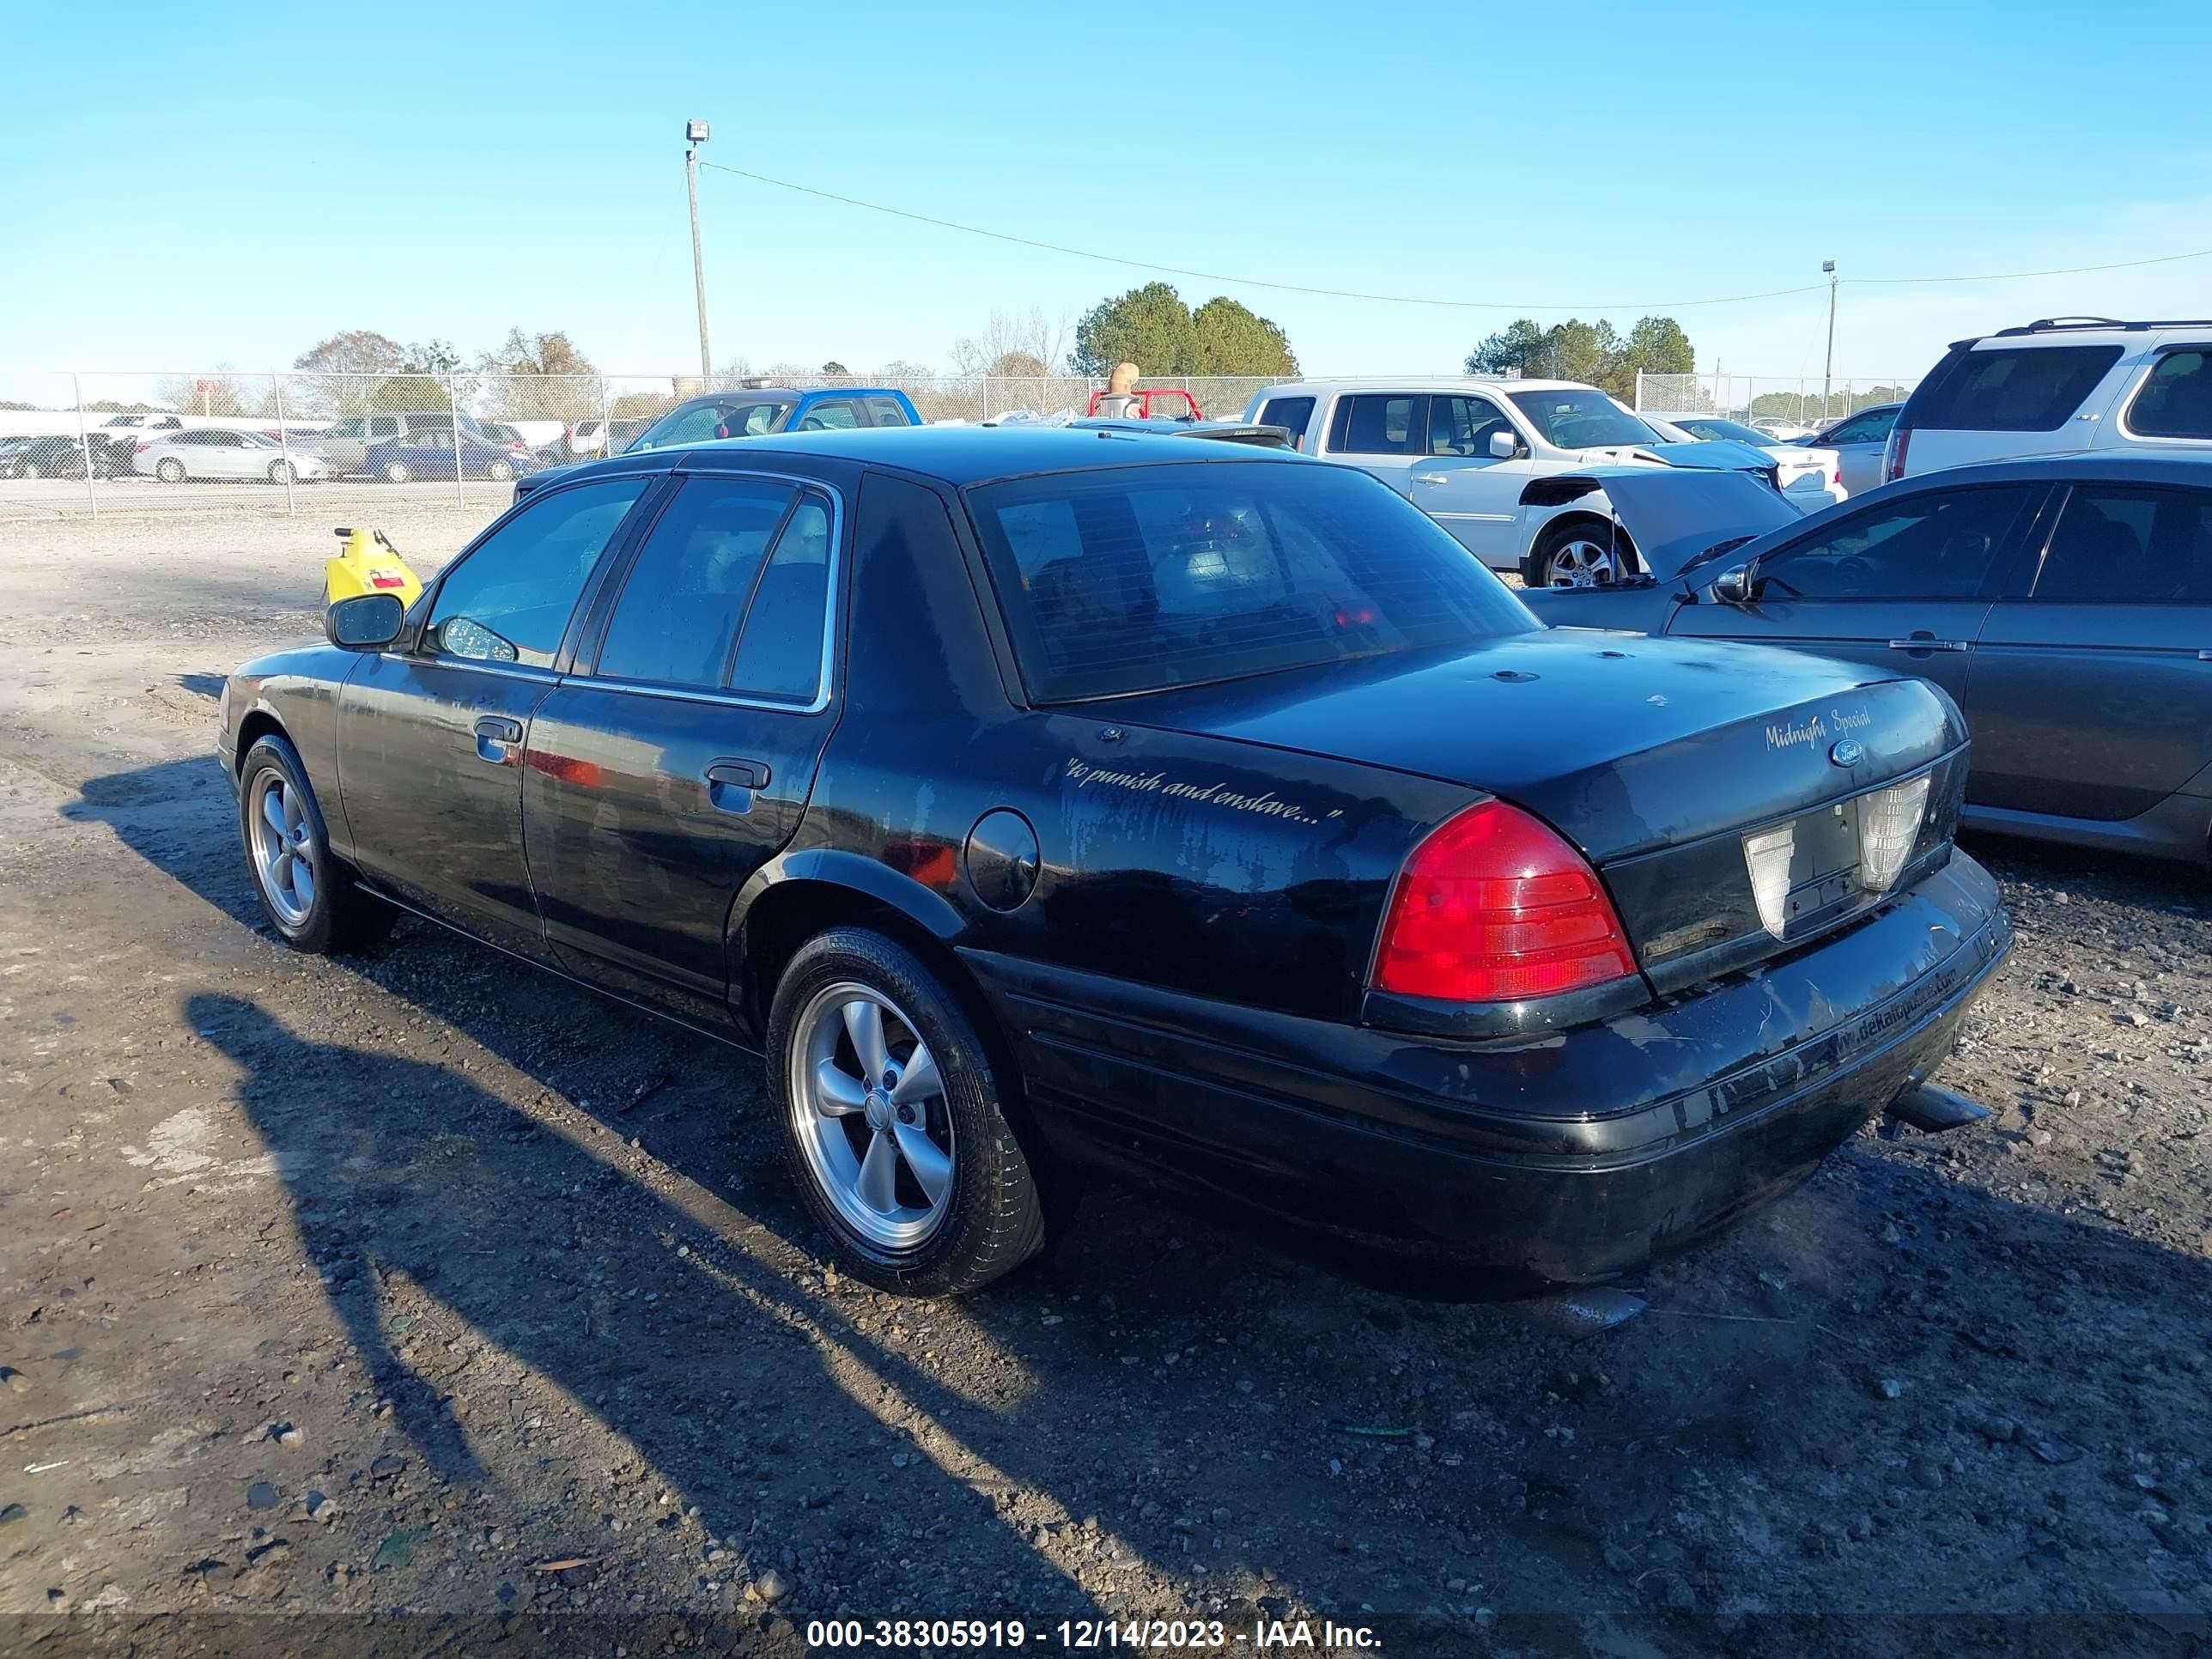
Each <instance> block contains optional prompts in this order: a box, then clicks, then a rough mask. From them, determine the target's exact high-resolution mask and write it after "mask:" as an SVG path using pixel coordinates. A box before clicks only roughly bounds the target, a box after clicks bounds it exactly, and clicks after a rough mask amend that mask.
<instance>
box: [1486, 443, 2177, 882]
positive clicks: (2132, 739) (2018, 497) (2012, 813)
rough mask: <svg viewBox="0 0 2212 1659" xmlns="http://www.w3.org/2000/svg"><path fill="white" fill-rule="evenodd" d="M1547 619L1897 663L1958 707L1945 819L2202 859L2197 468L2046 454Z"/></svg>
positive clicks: (1948, 475)
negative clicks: (1952, 788)
mask: <svg viewBox="0 0 2212 1659" xmlns="http://www.w3.org/2000/svg"><path fill="white" fill-rule="evenodd" d="M1529 603H1530V605H1531V606H1532V607H1533V608H1534V610H1535V611H1537V612H1538V613H1539V614H1540V615H1541V616H1542V617H1544V618H1545V620H1547V622H1551V623H1559V624H1582V625H1586V626H1599V627H1606V628H1632V629H1639V630H1643V631H1645V632H1650V633H1655V634H1666V635H1672V636H1675V637H1686V638H1693V639H1698V640H1716V639H1724V640H1745V641H1754V642H1756V643H1759V644H1762V645H1781V646H1789V647H1794V648H1796V649H1797V650H1801V651H1814V652H1819V653H1820V654H1821V655H1823V656H1826V657H1836V658H1841V659H1844V660H1846V661H1848V662H1852V663H1857V664H1859V665H1862V667H1863V670H1866V671H1875V672H1888V673H1902V674H1918V675H1921V676H1923V677H1924V678H1928V679H1929V680H1932V681H1934V682H1935V683H1936V684H1939V685H1941V686H1942V688H1943V690H1945V691H1946V692H1948V693H1949V695H1950V696H1952V698H1953V699H1954V700H1955V701H1956V702H1958V703H1959V704H1960V707H1961V708H1963V709H1964V710H1965V712H1966V726H1967V729H1968V731H1969V732H1971V733H1972V737H1973V742H1974V749H1973V768H1972V772H1971V773H1970V775H1968V777H1967V779H1966V823H1968V824H1969V825H1970V826H1972V827H1975V828H1978V829H1994V830H1998V831H2001V832H2003V833H2006V834H2010V835H2020V836H2034V837H2037V838H2039V839H2043V840H2049V841H2058V842H2070V843H2073V844H2075V845H2079V846H2087V847H2100V848H2110V849H2112V850H2115V851H2121V852H2131V853H2146V854H2154V855H2157V856H2159V857H2163V858H2174V859H2184V860H2190V861H2191V862H2203V861H2204V860H2206V859H2207V858H2208V857H2212V464H2208V463H2207V462H2206V461H2204V460H2201V459H2175V458H2170V457H2160V456H2155V455H2134V456H2111V455H2088V454H2080V455H2057V456H2049V457H2044V458H2040V459H2033V460H2021V461H2004V462H1997V463H1993V464H1990V465H1984V466H1971V467H1958V468H1954V469H1953V470H1951V471H1942V472H1931V473H1927V474H1924V475H1923V476H1921V477H1916V478H1910V479H1906V480H1905V481H1904V482H1902V483H1893V484H1889V485H1886V486H1885V487H1884V488H1882V489H1880V490H1878V491H1876V492H1875V494H1874V495H1869V496H1867V497H1866V498H1864V499H1863V500H1853V501H1849V502H1847V503H1845V504H1844V505H1843V506H1842V507H1834V508H1831V509H1830V510H1828V511H1827V512H1825V513H1816V514H1814V515H1813V516H1812V517H1810V518H1807V519H1803V520H1799V521H1798V523H1797V524H1796V526H1794V527H1792V528H1789V529H1785V530H1783V531H1780V532H1776V533H1774V534H1771V535H1768V536H1765V537H1763V538H1759V540H1756V541H1753V542H1751V543H1748V544H1745V545H1742V546H1741V547H1736V548H1733V549H1723V550H1719V551H1718V552H1717V553H1713V554H1709V555H1707V556H1705V558H1703V559H1702V560H1699V561H1695V562H1692V564H1691V565H1689V566H1687V567H1686V568H1684V569H1683V571H1682V572H1681V574H1680V575H1679V576H1677V577H1676V578H1675V579H1674V580H1671V581H1662V582H1658V583H1647V584H1644V585H1642V586H1625V587H1620V588H1616V589H1612V590H1593V591H1589V592H1547V593H1540V594H1532V595H1531V596H1529Z"/></svg>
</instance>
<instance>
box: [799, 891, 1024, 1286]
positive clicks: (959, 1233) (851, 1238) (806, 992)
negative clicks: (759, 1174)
mask: <svg viewBox="0 0 2212 1659" xmlns="http://www.w3.org/2000/svg"><path fill="white" fill-rule="evenodd" d="M840 985H858V986H860V987H864V988H865V989H866V990H869V991H872V992H874V993H877V994H880V995H882V996H884V997H885V998H887V999H888V1000H890V1002H891V1003H892V1004H894V1005H896V1008H897V1010H898V1011H899V1012H901V1013H902V1014H903V1015H904V1016H905V1018H906V1020H907V1023H908V1024H910V1025H911V1027H912V1029H913V1032H914V1035H915V1036H917V1037H919V1038H920V1039H921V1042H925V1043H926V1044H927V1046H928V1048H929V1051H930V1053H931V1054H933V1056H935V1058H936V1061H937V1071H938V1075H939V1079H940V1081H941V1083H942V1085H943V1089H942V1096H941V1098H942V1102H943V1107H944V1110H945V1115H946V1118H947V1119H948V1121H949V1127H950V1138H951V1146H952V1157H951V1162H952V1173H951V1182H950V1191H949V1193H948V1194H947V1195H946V1197H945V1200H944V1201H943V1203H942V1205H941V1206H940V1214H939V1218H938V1220H937V1221H936V1222H935V1224H934V1225H933V1231H930V1232H929V1233H928V1234H927V1236H926V1237H922V1238H921V1240H920V1241H919V1242H918V1243H914V1244H912V1245H911V1246H908V1247H906V1248H900V1249H893V1248H888V1247H886V1246H884V1245H883V1244H882V1243H878V1242H877V1241H875V1240H872V1239H870V1238H869V1237H866V1236H865V1235H864V1234H863V1233H861V1232H860V1231H858V1230H857V1229H856V1228H855V1227H854V1225H852V1224H851V1223H850V1222H848V1220H847V1219H846V1218H845V1217H844V1216H843V1215H842V1214H841V1213H840V1212H839V1210H838V1207H837V1205H836V1201H835V1200H833V1199H832V1198H831V1197H830V1195H829V1192H828V1190H827V1189H826V1188H825V1187H824V1186H823V1179H822V1177H821V1176H819V1175H817V1171H816V1169H815V1166H814V1164H812V1163H811V1161H810V1155H809V1153H808V1152H807V1150H806V1148H805V1145H803V1144H802V1141H801V1139H800V1136H801V1133H802V1131H801V1128H800V1114H801V1113H802V1112H805V1113H809V1114H811V1112H812V1110H813V1107H812V1104H811V1097H808V1096H807V1095H805V1094H796V1095H795V1094H794V1089H793V1078H794V1070H795V1067H796V1066H799V1065H802V1064H803V1063H804V1056H803V1054H801V1052H800V1051H799V1048H797V1047H796V1045H798V1044H799V1043H800V1042H802V1040H803V1037H804V1032H803V1030H802V1029H801V1022H802V1018H803V1017H805V1016H806V1015H807V1014H808V1013H809V1011H810V1010H811V1009H813V1008H815V1007H816V1006H817V1000H818V999H819V998H821V997H822V996H823V994H826V993H829V992H830V990H831V988H832V987H837V986H840ZM768 1057H769V1059H768V1071H769V1098H770V1099H771V1100H772V1101H773V1102H774V1103H775V1113H776V1122H777V1125H778V1127H779V1131H780V1133H781V1136H782V1139H783V1146H784V1153H785V1161H786V1163H787V1165H788V1166H789V1168H790V1170H791V1174H792V1179H793V1182H795V1183H796V1184H797V1186H798V1188H799V1193H800V1195H801V1196H802V1197H803V1198H804V1199H805V1202H806V1206H807V1208H808V1210H809V1211H811V1212H812V1214H813V1216H814V1218H815V1219H816V1220H817V1222H819V1223H820V1224H821V1225H822V1227H823V1230H824V1231H826V1232H827V1233H828V1234H829V1237H830V1239H831V1242H832V1243H833V1245H834V1247H835V1249H836V1254H837V1256H838V1259H839V1261H840V1262H841V1263H842V1265H844V1266H845V1267H848V1268H849V1269H850V1270H851V1271H852V1273H853V1274H854V1277H856V1278H859V1279H864V1280H866V1282H867V1283H868V1284H871V1285H875V1286H877V1287H878V1289H881V1290H885V1291H893V1292H895V1293H897V1294H899V1295H902V1296H922V1297H936V1296H956V1295H959V1294H961V1293H962V1292H963V1291H972V1290H975V1289H978V1288H980V1287H981V1286H982V1285H987V1284H989V1283H990V1282H991V1281H992V1280H993V1279H997V1278H999V1277H1000V1276H1001V1275H1003V1274H1005V1273H1011V1272H1012V1270H1013V1269H1014V1268H1016V1267H1019V1266H1020V1265H1021V1264H1022V1263H1023V1262H1024V1261H1027V1260H1029V1258H1030V1256H1032V1255H1035V1254H1036V1252H1037V1250H1038V1249H1041V1248H1042V1245H1043V1243H1044V1238H1045V1222H1046V1210H1047V1207H1048V1206H1047V1199H1046V1194H1045V1192H1044V1189H1043V1187H1042V1183H1041V1182H1039V1180H1038V1178H1037V1175H1036V1171H1034V1170H1032V1168H1031V1166H1030V1158H1029V1155H1028V1154H1027V1153H1026V1152H1024V1149H1023V1146H1022V1144H1021V1141H1020V1139H1019V1138H1018V1136H1017V1135H1016V1134H1015V1133H1014V1128H1013V1126H1012V1123H1011V1122H1010V1121H1008V1116H1007V1113H1006V1103H1007V1100H1008V1097H1009V1094H1010V1091H1012V1090H1014V1089H1015V1088H1016V1087H1017V1085H1016V1084H1015V1082H1014V1080H1013V1079H1012V1076H1011V1074H1010V1072H1009V1068H1008V1067H1007V1066H1006V1065H1005V1064H1003V1063H1002V1062H1001V1061H1000V1060H999V1059H998V1058H997V1057H996V1055H995V1054H994V1050H993V1048H992V1046H991V1045H990V1044H989V1043H987V1042H985V1040H984V1037H983V1035H982V1033H981V1031H979V1030H978V1029H977V1026H976V1023H975V1018H974V1017H973V1016H972V1015H971V1014H970V1012H969V1010H968V1008H967V1007H966V1006H965V1005H964V1004H963V1000H962V999H961V998H960V997H959V996H958V995H957V994H956V993H955V992H954V991H953V990H952V989H951V987H948V986H947V985H946V983H945V980H944V979H943V978H942V976H940V975H939V974H938V973H937V972H936V971H935V970H933V969H932V968H930V967H929V965H928V964H927V963H924V962H923V961H921V958H919V957H916V956H915V953H914V952H913V951H910V950H908V949H907V947H906V946H904V945H901V944H899V943H897V942H896V941H895V940H893V939H886V938H885V937H884V935H882V934H881V933H874V932H872V931H871V930H869V929H867V928H864V927H833V928H831V929H829V931H828V932H826V933H819V934H817V935H816V936H815V937H814V938H812V939H809V940H808V941H807V942H806V943H805V945H802V946H800V947H799V951H798V952H797V953H796V954H795V955H793V957H792V959H791V962H790V963H789V964H788V965H787V967H786V968H785V969H784V971H783V976H782V978H781V980H779V981H777V983H776V987H775V1001H774V1004H773V1005H772V1006H771V1007H770V1009H769V1022H768Z"/></svg>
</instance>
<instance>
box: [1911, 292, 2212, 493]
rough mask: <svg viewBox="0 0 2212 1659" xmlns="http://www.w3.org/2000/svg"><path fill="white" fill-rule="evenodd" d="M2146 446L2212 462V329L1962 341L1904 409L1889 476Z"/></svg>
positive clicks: (2059, 325) (2006, 335) (2146, 326)
mask: <svg viewBox="0 0 2212 1659" xmlns="http://www.w3.org/2000/svg"><path fill="white" fill-rule="evenodd" d="M2142 447H2152V448H2156V449H2160V450H2164V451H2167V452H2174V451H2187V450H2191V449H2195V450H2199V451H2201V452H2203V455H2204V457H2205V459H2208V460H2212V321H2208V320H2197V321H2189V322H2145V323H2123V322H2118V321H2116V320H2114V319H2112V318H2110V317H2049V318H2045V319H2043V320H2042V321H2040V322H2034V323H2030V324H2028V325H2027V327H2025V328H2008V329H2004V330H2002V331H1999V332H1997V333H1996V334H1991V335H1987V336H1984V337H1977V338H1974V339H1968V340H1959V341H1955V342H1954V343H1953V344H1952V347H1951V349H1950V351H1949V352H1948V354H1947V355H1946V356H1945V357H1944V359H1943V361H1942V362H1940V363H1938V364H1937V365H1936V370H1935V372H1934V373H1933V374H1930V375H1929V377H1928V378H1927V379H1926V380H1923V381H1921V383H1920V384H1919V386H1917V387H1916V388H1915V389H1914V391H1913V393H1912V395H1911V397H1910V398H1907V399H1906V400H1905V408H1904V410H1902V411H1901V412H1900V413H1899V416H1898V417H1897V424H1896V426H1895V427H1894V428H1892V430H1891V432H1890V435H1889V442H1888V445H1887V448H1886V449H1885V450H1884V451H1883V453H1882V463H1881V477H1882V480H1883V482H1885V483H1887V482H1889V481H1891V480H1893V479H1896V478H1903V477H1910V476H1911V475H1913V474H1916V473H1921V472H1934V471H1938V470H1939V469H1941V468H1943V467H1947V466H1965V465H1970V464H1971V463H1972V462H1975V461H1999V460H2009V459H2014V458H2015V457H2018V456H2023V455H2048V454H2056V453H2062V452H2065V451H2069V450H2084V449H2086V450H2099V451H2116V452H2119V453H2125V452H2127V451H2128V450H2130V449H2136V448H2142Z"/></svg>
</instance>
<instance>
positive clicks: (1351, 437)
mask: <svg viewBox="0 0 2212 1659" xmlns="http://www.w3.org/2000/svg"><path fill="white" fill-rule="evenodd" d="M1419 401H1420V400H1419V398H1417V397H1416V396H1414V395H1413V393H1411V392H1405V393H1369V394H1364V395H1362V396H1360V397H1356V398H1343V399H1341V400H1340V402H1339V403H1338V404H1337V406H1336V416H1335V418H1334V421H1332V422H1330V430H1329V437H1328V447H1330V448H1331V449H1333V450H1335V451H1337V452H1338V453H1340V454H1346V455H1415V454H1419V453H1420V451H1421V448H1422V447H1423V441H1424V440H1425V437H1426V434H1425V433H1420V432H1417V431H1416V430H1415V425H1416V422H1415V420H1414V413H1415V411H1414V407H1413V406H1414V404H1417V403H1418V402H1419Z"/></svg>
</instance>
